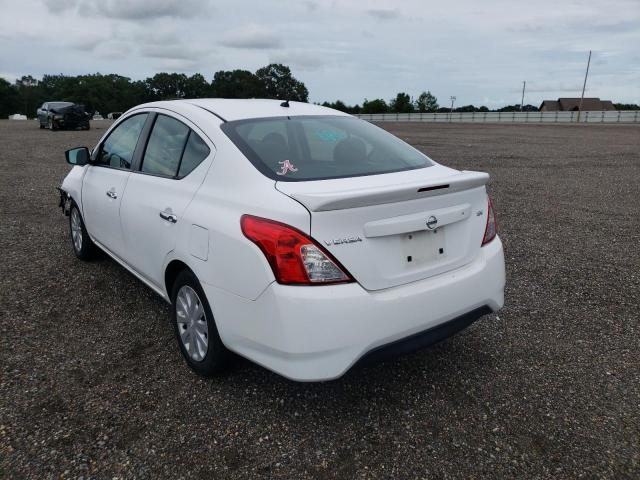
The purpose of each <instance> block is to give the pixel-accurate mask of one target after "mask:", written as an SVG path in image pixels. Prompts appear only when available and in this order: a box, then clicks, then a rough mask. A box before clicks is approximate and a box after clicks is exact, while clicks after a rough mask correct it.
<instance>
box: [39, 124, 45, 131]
mask: <svg viewBox="0 0 640 480" xmlns="http://www.w3.org/2000/svg"><path fill="white" fill-rule="evenodd" d="M38 125H40V130H44V125H43V124H42V123H40V122H38Z"/></svg>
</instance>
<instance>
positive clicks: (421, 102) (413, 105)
mask: <svg viewBox="0 0 640 480" xmlns="http://www.w3.org/2000/svg"><path fill="white" fill-rule="evenodd" d="M322 105H323V106H325V107H330V108H335V109H336V110H340V111H343V112H347V113H351V114H358V113H413V112H420V113H426V112H430V113H448V112H451V107H446V106H440V105H439V104H438V99H437V98H436V97H435V96H434V95H433V94H432V93H431V92H429V91H425V92H422V93H421V94H420V95H418V97H417V98H415V100H414V99H413V98H411V96H410V95H409V94H408V93H405V92H400V93H398V94H397V95H396V96H395V97H394V98H392V99H391V100H389V102H387V101H385V100H384V99H382V98H376V99H374V100H368V99H366V98H365V100H364V102H363V103H362V105H352V106H350V105H346V104H345V103H344V102H342V101H340V100H338V101H336V102H333V103H330V102H324V103H323V104H322ZM522 110H523V111H525V112H537V111H538V107H536V106H534V105H525V106H524V107H523V108H522ZM453 111H454V112H519V111H520V104H516V105H507V106H505V107H502V108H499V109H497V110H489V108H487V107H484V106H481V107H476V106H475V105H463V106H461V107H455V108H454V109H453Z"/></svg>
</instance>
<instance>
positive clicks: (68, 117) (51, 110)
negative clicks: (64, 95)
mask: <svg viewBox="0 0 640 480" xmlns="http://www.w3.org/2000/svg"><path fill="white" fill-rule="evenodd" d="M36 114H37V117H38V123H39V125H40V128H48V129H49V130H61V129H77V128H80V129H83V130H89V128H91V127H90V125H89V120H90V119H91V116H92V113H91V112H87V110H86V109H85V107H84V105H80V104H76V103H72V102H45V103H43V104H42V106H41V107H40V108H39V109H38V111H37V113H36Z"/></svg>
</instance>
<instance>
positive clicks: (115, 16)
mask: <svg viewBox="0 0 640 480" xmlns="http://www.w3.org/2000/svg"><path fill="white" fill-rule="evenodd" d="M0 4H1V5H2V15H0V32H2V33H0V70H1V71H3V72H14V73H12V76H14V77H20V76H22V75H28V74H31V75H34V76H41V75H42V74H44V73H59V72H63V73H69V74H79V73H92V72H97V71H100V72H108V73H110V72H113V73H118V74H121V75H125V76H128V77H131V78H144V77H146V76H149V75H153V74H154V73H156V72H157V71H159V70H160V69H165V70H172V69H173V70H180V71H184V72H185V73H195V72H201V73H202V74H203V75H205V77H206V78H208V79H210V78H211V77H212V76H213V73H214V72H215V71H217V70H221V69H235V68H240V69H245V70H251V71H255V70H256V69H257V68H259V67H261V66H264V65H266V64H267V63H269V62H272V61H273V62H281V63H285V64H288V65H290V66H291V67H292V70H293V74H294V75H295V76H296V77H297V78H299V79H300V80H302V81H303V82H305V84H306V85H307V87H308V88H309V91H310V99H311V100H312V101H324V100H335V99H337V98H340V99H342V100H343V101H345V102H347V103H350V104H353V103H360V102H362V100H363V99H364V98H365V97H368V98H370V99H371V98H384V99H387V100H388V99H390V98H392V97H393V96H395V94H396V93H397V92H401V91H405V92H407V93H409V94H410V95H414V96H415V95H418V94H419V93H420V92H421V91H423V90H430V91H431V92H432V93H434V94H435V95H436V96H437V97H439V98H440V103H447V101H446V99H448V98H449V96H450V95H456V96H457V97H458V100H457V101H456V103H457V104H460V105H462V104H470V103H473V104H476V105H478V104H482V103H484V102H485V100H484V99H485V98H486V99H487V103H488V102H492V104H491V105H492V106H496V105H499V102H502V101H504V102H505V103H509V104H513V103H518V102H519V101H520V92H521V90H520V89H521V87H522V81H523V80H526V81H527V96H526V99H525V101H527V102H529V103H533V104H536V103H538V102H539V101H542V100H543V99H546V98H553V96H560V95H563V96H569V95H571V93H570V92H571V91H572V90H573V89H574V87H575V86H578V87H580V86H581V83H582V79H583V78H584V77H583V76H584V68H585V66H586V65H585V64H586V60H587V55H588V51H589V50H590V49H591V50H593V58H592V63H591V71H590V74H589V82H588V83H587V92H588V93H589V95H591V96H600V97H602V98H607V99H609V98H611V99H614V100H619V101H623V102H625V103H630V102H634V103H635V102H639V101H640V59H639V58H638V53H637V47H636V46H637V45H640V9H638V0H607V1H606V2H602V0H580V1H579V2H578V1H572V2H558V1H557V0H537V1H536V2H526V1H524V0H492V1H491V2H478V1H477V0H457V1H456V2H455V4H452V3H451V2H449V3H446V2H437V1H428V0H402V1H400V0H369V1H368V2H366V3H362V2H356V1H355V0H332V1H331V2H321V1H319V0H301V1H300V2H293V3H290V2H277V1H275V0H216V1H215V3H214V2H212V1H211V0H127V1H125V0H20V1H10V0H0ZM212 5H213V6H212ZM52 25H55V29H56V31H57V32H63V34H58V35H54V36H51V35H43V32H46V31H48V30H49V29H50V28H51V26H52ZM27 52H28V54H26V53H27ZM580 89H581V88H578V89H577V90H576V94H577V93H578V92H579V90H580Z"/></svg>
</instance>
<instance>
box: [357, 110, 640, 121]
mask: <svg viewBox="0 0 640 480" xmlns="http://www.w3.org/2000/svg"><path fill="white" fill-rule="evenodd" d="M357 116H358V118H361V119H363V120H367V121H369V122H436V123H448V122H465V123H497V122H500V123H576V122H578V112H468V113H467V112H453V113H419V112H416V113H368V114H367V113H363V114H360V115H357ZM580 123H640V110H613V111H601V112H581V113H580Z"/></svg>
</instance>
